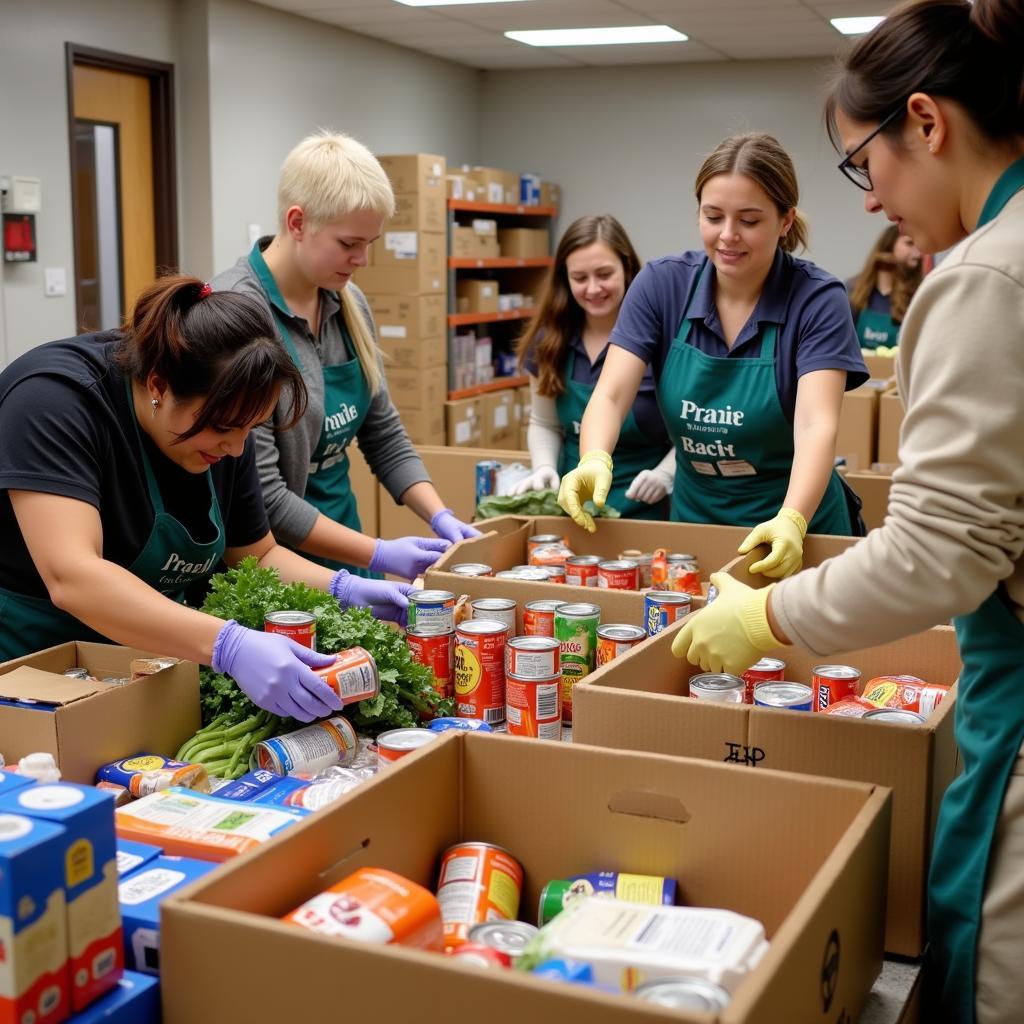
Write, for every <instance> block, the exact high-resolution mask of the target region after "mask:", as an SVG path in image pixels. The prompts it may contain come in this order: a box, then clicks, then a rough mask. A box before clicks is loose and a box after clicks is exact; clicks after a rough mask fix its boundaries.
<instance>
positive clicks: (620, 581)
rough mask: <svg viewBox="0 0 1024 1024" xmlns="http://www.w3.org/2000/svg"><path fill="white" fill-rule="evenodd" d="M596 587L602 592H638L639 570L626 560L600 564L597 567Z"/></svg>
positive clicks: (633, 563)
mask: <svg viewBox="0 0 1024 1024" xmlns="http://www.w3.org/2000/svg"><path fill="white" fill-rule="evenodd" d="M597 585H598V586H599V587H601V589H602V590H639V589H640V569H639V568H638V566H637V564H636V562H631V561H629V559H627V558H622V559H616V560H613V561H610V562H600V563H599V564H598V566H597Z"/></svg>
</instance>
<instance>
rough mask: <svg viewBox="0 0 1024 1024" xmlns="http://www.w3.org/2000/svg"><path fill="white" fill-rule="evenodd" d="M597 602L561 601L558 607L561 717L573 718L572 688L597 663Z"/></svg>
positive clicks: (556, 632) (591, 670)
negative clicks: (570, 602)
mask: <svg viewBox="0 0 1024 1024" xmlns="http://www.w3.org/2000/svg"><path fill="white" fill-rule="evenodd" d="M600 622H601V609H600V608H599V607H598V606H597V605H596V604H584V603H581V604H562V605H559V606H558V608H557V609H556V611H555V639H556V640H557V641H558V643H559V660H560V662H561V666H562V721H563V722H571V721H572V688H573V687H574V686H575V685H576V683H577V682H579V680H581V679H582V678H583V677H584V676H586V675H589V674H590V673H591V672H593V671H594V669H595V668H596V667H597V627H598V625H599V624H600Z"/></svg>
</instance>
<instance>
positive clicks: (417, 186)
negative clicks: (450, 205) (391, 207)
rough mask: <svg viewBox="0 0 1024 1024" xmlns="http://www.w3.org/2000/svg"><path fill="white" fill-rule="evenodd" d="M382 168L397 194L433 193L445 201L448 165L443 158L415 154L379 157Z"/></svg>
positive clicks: (428, 154)
mask: <svg viewBox="0 0 1024 1024" xmlns="http://www.w3.org/2000/svg"><path fill="white" fill-rule="evenodd" d="M377 159H378V160H379V161H380V165H381V167H383V168H384V173H385V174H386V175H387V176H388V178H389V179H390V181H391V187H392V189H394V191H395V192H396V193H408V192H419V193H427V194H429V193H433V194H435V195H438V196H440V197H441V200H442V202H443V201H444V199H445V180H444V179H445V174H446V173H447V171H448V163H447V161H446V160H445V158H444V157H443V156H435V155H433V154H431V153H413V154H409V155H400V156H379V157H377Z"/></svg>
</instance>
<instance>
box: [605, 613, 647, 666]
mask: <svg viewBox="0 0 1024 1024" xmlns="http://www.w3.org/2000/svg"><path fill="white" fill-rule="evenodd" d="M646 639H647V634H646V633H645V632H644V631H643V630H642V629H641V628H640V627H639V626H627V625H620V624H619V623H609V624H608V625H607V626H598V627H597V664H598V666H601V665H607V664H608V662H609V661H614V660H615V659H616V658H617V657H618V656H619V655H620V654H625V653H626V651H628V650H629V649H630V648H632V647H636V645H637V644H638V643H640V642H641V641H643V640H646Z"/></svg>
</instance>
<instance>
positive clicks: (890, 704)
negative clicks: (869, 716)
mask: <svg viewBox="0 0 1024 1024" xmlns="http://www.w3.org/2000/svg"><path fill="white" fill-rule="evenodd" d="M947 693H949V687H948V686H940V685H938V684H932V683H926V682H925V681H924V680H923V679H918V678H917V676H876V677H875V678H874V679H872V680H870V681H869V682H868V683H867V685H865V687H864V699H865V700H866V701H870V702H871V703H872V704H874V705H875V707H879V708H900V709H902V710H904V711H916V712H917V713H918V714H920V715H924V716H925V717H926V718H927V717H928V715H930V714H931V713H932V712H933V711H934V710H935V709H936V708H937V707H938V706H939V704H940V703H941V702H942V698H943V697H945V696H946V694H947Z"/></svg>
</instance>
